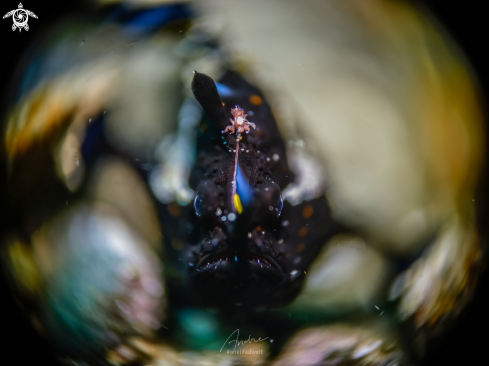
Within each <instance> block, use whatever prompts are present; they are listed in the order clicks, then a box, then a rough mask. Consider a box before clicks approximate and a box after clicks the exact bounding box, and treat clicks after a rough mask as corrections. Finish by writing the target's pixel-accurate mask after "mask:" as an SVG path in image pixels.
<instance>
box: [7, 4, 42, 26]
mask: <svg viewBox="0 0 489 366" xmlns="http://www.w3.org/2000/svg"><path fill="white" fill-rule="evenodd" d="M10 16H11V17H12V20H13V21H14V24H13V25H12V30H13V31H15V30H16V29H17V28H19V32H20V31H21V30H22V28H24V29H25V30H26V31H28V30H29V26H28V25H27V21H28V20H29V16H31V17H33V18H36V19H37V15H36V14H34V13H33V12H32V11H30V10H26V9H24V6H23V5H22V3H19V8H18V9H15V10H11V11H9V12H8V13H7V14H5V15H4V16H3V19H5V18H8V17H10Z"/></svg>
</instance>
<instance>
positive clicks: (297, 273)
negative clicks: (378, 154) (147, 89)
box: [163, 71, 337, 309]
mask: <svg viewBox="0 0 489 366" xmlns="http://www.w3.org/2000/svg"><path fill="white" fill-rule="evenodd" d="M217 86H218V87H219V88H220V89H222V90H225V91H226V92H225V93H222V94H223V95H222V97H220V96H219V93H218V89H217V87H216V83H215V82H214V80H212V79H211V78H210V77H209V76H207V75H204V74H201V73H197V72H196V73H195V75H194V79H193V82H192V92H193V94H194V96H195V98H196V99H197V101H198V102H199V103H200V105H201V106H202V108H203V110H204V112H205V113H204V114H203V118H202V121H201V124H200V126H199V129H198V133H197V149H196V151H197V154H196V162H195V164H194V166H193V168H192V171H191V174H190V182H189V185H190V187H191V188H192V189H193V190H194V191H195V192H196V196H195V199H194V204H193V205H188V206H187V207H185V208H184V209H183V210H182V211H183V212H182V213H181V214H179V215H178V217H171V215H169V218H167V219H166V220H163V222H164V223H166V225H167V227H166V228H164V230H165V233H166V237H167V238H168V239H167V242H168V243H170V245H168V246H167V247H168V248H169V252H171V253H173V260H174V261H178V263H181V264H182V267H181V270H182V271H185V272H186V275H185V276H184V277H185V280H184V282H185V283H186V284H187V285H188V286H187V288H188V290H189V291H188V292H189V298H191V299H193V300H194V301H197V302H198V303H199V304H200V305H205V306H211V305H212V306H217V307H229V306H235V305H236V304H238V305H239V306H244V307H245V308H248V309H256V308H262V309H266V308H276V307H279V306H283V305H285V304H287V303H289V302H290V301H292V300H293V299H294V298H295V297H296V296H297V294H298V293H299V291H300V289H301V285H302V283H303V280H304V278H305V276H306V274H307V269H308V267H309V265H310V264H311V263H312V261H313V260H314V258H315V256H316V255H317V253H318V251H319V250H320V249H321V247H322V245H323V244H324V243H326V241H327V240H328V239H329V238H330V237H331V236H332V235H334V234H335V233H336V232H337V225H336V224H335V223H334V222H333V220H332V219H331V215H330V209H329V207H328V203H327V201H326V199H325V198H324V195H322V196H321V197H319V198H316V199H312V200H309V201H305V202H303V203H301V204H299V205H295V206H293V205H291V204H290V203H289V202H287V201H285V202H284V200H283V198H282V191H283V190H284V189H285V188H286V187H287V186H288V185H289V184H290V183H293V182H294V178H295V175H294V173H293V172H292V170H291V169H290V167H289V165H288V161H287V156H286V149H285V144H284V141H283V139H282V138H281V136H280V133H279V130H278V128H277V124H276V121H275V119H274V117H273V114H272V111H271V109H270V107H269V105H268V104H267V103H266V102H265V99H264V96H263V95H262V93H261V92H260V91H259V90H258V89H256V88H255V87H253V86H252V85H250V84H249V83H248V82H246V81H245V80H244V79H243V78H242V77H241V76H240V75H239V74H237V73H234V72H231V71H229V72H227V73H226V74H225V75H224V77H223V78H222V79H221V80H220V81H219V83H218V84H217ZM248 119H250V120H252V121H253V122H250V121H249V120H248ZM250 127H251V128H250ZM192 206H193V207H192ZM184 220H185V221H184ZM184 222H185V224H183V223H184ZM170 238H171V239H170ZM177 258H178V259H177ZM183 266H185V267H186V268H185V269H184V267H183ZM196 299H198V300H196Z"/></svg>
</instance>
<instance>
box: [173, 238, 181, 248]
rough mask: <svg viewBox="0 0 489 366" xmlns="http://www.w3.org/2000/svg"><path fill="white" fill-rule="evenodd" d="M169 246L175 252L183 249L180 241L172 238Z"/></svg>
mask: <svg viewBox="0 0 489 366" xmlns="http://www.w3.org/2000/svg"><path fill="white" fill-rule="evenodd" d="M171 246H172V247H173V249H175V250H182V249H183V242H182V241H181V240H180V239H176V238H172V240H171Z"/></svg>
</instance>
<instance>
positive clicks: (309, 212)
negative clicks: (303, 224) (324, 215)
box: [302, 205, 314, 219]
mask: <svg viewBox="0 0 489 366" xmlns="http://www.w3.org/2000/svg"><path fill="white" fill-rule="evenodd" d="M313 213H314V209H313V208H312V206H311V205H307V206H306V207H304V209H303V210H302V217H304V218H305V219H308V218H309V217H311V216H312V214H313Z"/></svg>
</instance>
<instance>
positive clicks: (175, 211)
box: [168, 202, 182, 217]
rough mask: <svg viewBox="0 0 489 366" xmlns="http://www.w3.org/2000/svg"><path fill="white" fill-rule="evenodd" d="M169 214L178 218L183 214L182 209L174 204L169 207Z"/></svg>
mask: <svg viewBox="0 0 489 366" xmlns="http://www.w3.org/2000/svg"><path fill="white" fill-rule="evenodd" d="M168 212H169V213H170V215H172V216H175V217H177V216H180V214H181V213H182V209H181V208H180V206H179V205H178V203H175V202H172V203H170V204H169V205H168Z"/></svg>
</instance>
